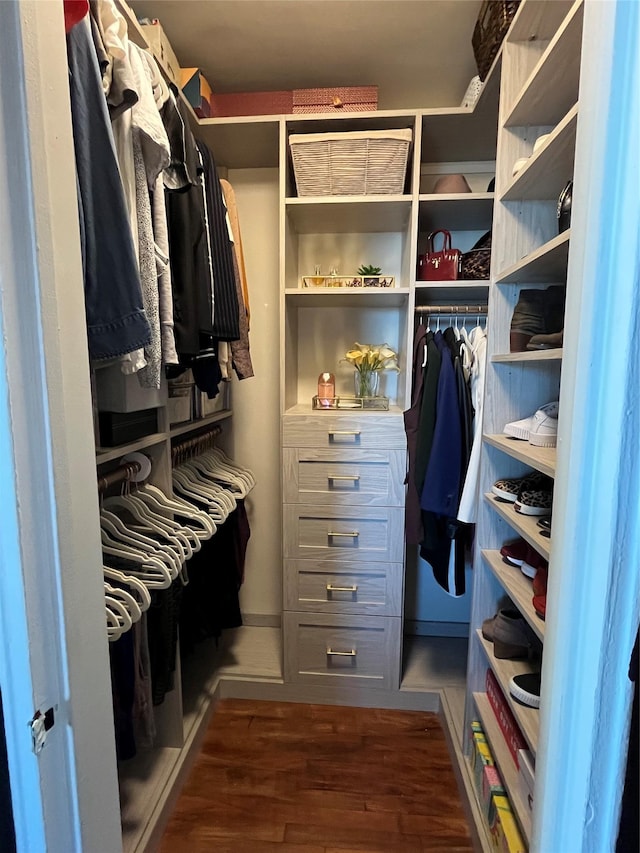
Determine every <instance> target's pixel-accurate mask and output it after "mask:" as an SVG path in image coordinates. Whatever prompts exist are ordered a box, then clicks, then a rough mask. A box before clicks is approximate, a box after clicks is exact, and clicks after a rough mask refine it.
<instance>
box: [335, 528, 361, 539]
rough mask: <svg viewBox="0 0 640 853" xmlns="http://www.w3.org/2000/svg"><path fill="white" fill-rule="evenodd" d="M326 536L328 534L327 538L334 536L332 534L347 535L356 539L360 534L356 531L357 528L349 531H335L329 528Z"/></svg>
mask: <svg viewBox="0 0 640 853" xmlns="http://www.w3.org/2000/svg"><path fill="white" fill-rule="evenodd" d="M327 536H328V537H329V538H332V537H334V536H348V537H349V538H351V539H357V538H358V536H360V534H359V533H358V531H357V530H352V531H351V532H350V533H335V532H334V531H333V530H330V531H329V532H328V533H327Z"/></svg>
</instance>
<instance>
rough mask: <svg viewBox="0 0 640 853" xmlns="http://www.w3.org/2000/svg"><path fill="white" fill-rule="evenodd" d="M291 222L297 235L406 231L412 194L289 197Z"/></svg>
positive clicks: (287, 206) (288, 204)
mask: <svg viewBox="0 0 640 853" xmlns="http://www.w3.org/2000/svg"><path fill="white" fill-rule="evenodd" d="M285 204H286V210H287V215H288V217H289V221H290V222H291V224H292V225H293V228H294V230H295V231H296V232H297V233H298V234H377V233H383V232H395V231H404V230H405V229H406V227H407V224H408V222H409V216H410V214H411V196H405V195H371V196H321V197H318V198H315V197H307V198H288V199H286V202H285Z"/></svg>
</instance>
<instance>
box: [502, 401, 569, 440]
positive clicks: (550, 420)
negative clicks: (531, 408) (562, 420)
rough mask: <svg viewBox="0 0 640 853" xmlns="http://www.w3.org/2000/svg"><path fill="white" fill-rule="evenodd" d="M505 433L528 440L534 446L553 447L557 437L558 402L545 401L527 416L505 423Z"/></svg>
mask: <svg viewBox="0 0 640 853" xmlns="http://www.w3.org/2000/svg"><path fill="white" fill-rule="evenodd" d="M503 432H504V434H505V435H509V436H511V437H512V438H519V439H521V440H522V441H528V442H529V444H533V445H534V446H535V447H555V446H556V443H557V439H558V403H557V402H554V403H547V404H546V406H542V407H541V408H539V409H538V411H537V412H536V413H535V414H534V415H531V417H529V418H522V420H519V421H511V422H510V423H508V424H506V425H505V428H504V430H503Z"/></svg>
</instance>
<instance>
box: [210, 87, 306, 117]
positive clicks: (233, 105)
mask: <svg viewBox="0 0 640 853" xmlns="http://www.w3.org/2000/svg"><path fill="white" fill-rule="evenodd" d="M292 110H293V92H292V91H291V90H288V91H275V92H233V93H228V94H222V95H220V94H218V93H216V94H213V95H211V115H212V117H213V118H220V117H222V116H270V115H289V114H290V113H291V112H292Z"/></svg>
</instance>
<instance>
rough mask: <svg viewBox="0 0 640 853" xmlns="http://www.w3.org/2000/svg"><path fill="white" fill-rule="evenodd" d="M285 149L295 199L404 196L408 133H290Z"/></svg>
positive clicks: (377, 131) (409, 144)
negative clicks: (326, 196) (342, 196)
mask: <svg viewBox="0 0 640 853" xmlns="http://www.w3.org/2000/svg"><path fill="white" fill-rule="evenodd" d="M289 145H290V148H291V157H292V159H293V171H294V173H295V177H296V186H297V189H298V195H299V196H323V195H394V194H400V193H403V192H404V183H405V175H406V172H407V159H408V156H409V148H410V146H411V130H408V129H406V130H369V131H361V130H358V131H353V132H347V133H305V134H302V133H297V134H296V133H294V134H292V135H291V136H290V137H289Z"/></svg>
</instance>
